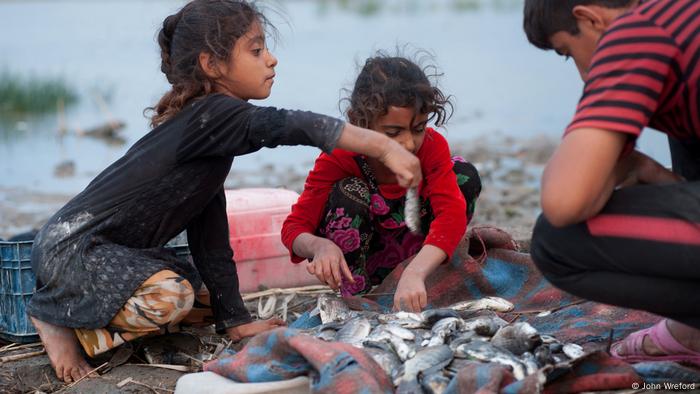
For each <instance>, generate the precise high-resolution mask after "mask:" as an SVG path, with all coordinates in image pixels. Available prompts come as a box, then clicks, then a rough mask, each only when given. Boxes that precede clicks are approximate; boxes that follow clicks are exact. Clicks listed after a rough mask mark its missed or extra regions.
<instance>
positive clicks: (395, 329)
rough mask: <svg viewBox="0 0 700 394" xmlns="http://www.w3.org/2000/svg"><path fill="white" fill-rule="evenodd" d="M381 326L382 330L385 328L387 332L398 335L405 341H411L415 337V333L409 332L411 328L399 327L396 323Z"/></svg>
mask: <svg viewBox="0 0 700 394" xmlns="http://www.w3.org/2000/svg"><path fill="white" fill-rule="evenodd" d="M380 327H383V328H384V330H386V331H387V332H388V333H389V334H391V335H393V336H396V337H399V338H401V339H403V340H405V341H413V340H415V339H416V334H414V333H413V332H411V330H409V329H407V328H404V327H401V326H399V325H396V324H386V325H384V326H380Z"/></svg>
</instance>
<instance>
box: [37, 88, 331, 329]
mask: <svg viewBox="0 0 700 394" xmlns="http://www.w3.org/2000/svg"><path fill="white" fill-rule="evenodd" d="M343 125H344V124H343V122H342V121H340V120H338V119H334V118H330V117H327V116H323V115H318V114H314V113H310V112H301V111H289V110H282V109H276V108H272V107H257V106H254V105H252V104H249V103H247V102H245V101H241V100H238V99H235V98H232V97H229V96H225V95H220V94H215V95H210V96H207V97H205V98H202V99H200V100H197V101H196V102H194V103H191V104H189V105H188V106H187V107H186V108H184V109H183V110H182V111H181V112H180V113H178V114H177V115H175V116H174V117H173V118H171V119H170V120H168V121H167V122H165V123H163V124H162V125H160V126H158V127H156V128H154V129H153V130H152V131H151V132H150V133H148V134H147V135H146V136H144V137H143V138H142V139H141V140H139V141H138V142H137V143H136V144H134V146H133V147H132V148H131V149H129V151H128V152H127V153H126V154H125V155H124V156H123V157H122V158H120V159H119V160H117V161H116V162H115V163H113V164H112V165H111V166H109V167H108V168H107V169H105V170H104V171H103V172H102V173H101V174H100V175H98V176H97V178H95V179H94V180H93V181H92V182H91V183H90V184H89V185H88V187H87V188H86V189H85V190H84V191H83V192H81V193H80V194H78V195H77V196H76V197H75V198H73V199H72V200H71V201H70V202H68V204H67V205H66V206H64V207H63V208H62V209H61V210H59V211H58V212H57V213H56V214H55V215H54V216H53V217H52V218H51V219H50V220H49V221H48V223H47V224H46V225H45V226H44V227H43V228H42V230H41V231H40V232H39V234H38V235H37V238H36V240H35V244H34V248H33V250H32V268H33V270H34V272H35V274H36V275H37V289H36V293H35V294H34V296H33V297H32V299H31V301H30V303H29V306H28V313H29V314H31V315H32V316H35V317H37V318H39V319H40V320H44V321H47V322H49V323H52V324H56V325H60V326H66V327H81V328H99V327H104V326H106V325H107V324H108V323H109V321H110V320H111V319H112V317H113V316H114V315H115V314H116V313H117V312H118V311H119V309H120V308H121V307H122V305H123V304H124V303H125V302H126V300H127V299H128V298H129V297H131V295H132V294H133V292H134V291H135V290H136V289H137V288H138V287H139V286H140V285H141V283H143V281H145V280H146V279H147V278H148V277H150V276H151V275H153V274H155V273H156V272H158V271H161V270H164V269H169V270H173V271H175V272H177V273H179V274H181V275H182V276H183V277H185V278H187V279H188V280H190V281H191V282H192V283H193V285H194V286H197V285H198V284H199V278H200V276H201V279H202V280H203V281H204V283H205V284H206V285H207V288H208V289H209V292H210V293H211V301H212V308H213V311H214V316H215V320H216V328H217V330H218V331H221V330H223V329H225V328H228V327H233V326H236V325H239V324H242V323H246V322H248V321H250V316H249V314H248V313H247V311H246V309H245V307H244V305H243V301H242V299H241V296H240V293H239V290H238V276H237V274H236V269H235V264H234V262H233V251H232V250H231V246H230V244H229V236H228V222H227V217H226V201H225V196H224V191H223V184H224V180H225V179H226V176H227V174H228V172H229V170H230V168H231V165H232V163H233V159H234V157H235V156H238V155H244V154H247V153H251V152H255V151H257V150H259V149H261V148H263V147H270V148H272V147H275V146H278V145H311V146H317V147H319V148H321V149H323V150H324V151H326V152H330V151H331V150H332V149H333V147H334V146H335V144H336V142H337V140H338V138H339V136H340V133H341V132H342V128H343ZM185 229H186V230H187V233H188V242H189V246H190V251H191V253H192V258H193V261H194V264H195V266H196V270H195V269H194V268H193V267H192V265H191V264H189V263H188V262H184V261H182V260H180V259H178V258H176V257H174V256H173V254H172V253H171V252H169V251H168V250H166V249H164V248H163V245H165V244H166V243H167V242H168V240H170V239H171V238H173V237H174V236H175V235H177V234H179V233H180V232H182V231H183V230H185Z"/></svg>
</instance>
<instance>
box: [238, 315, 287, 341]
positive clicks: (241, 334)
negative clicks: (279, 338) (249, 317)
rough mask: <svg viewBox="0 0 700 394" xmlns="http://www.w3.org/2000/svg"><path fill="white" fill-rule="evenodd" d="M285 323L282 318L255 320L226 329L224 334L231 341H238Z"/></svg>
mask: <svg viewBox="0 0 700 394" xmlns="http://www.w3.org/2000/svg"><path fill="white" fill-rule="evenodd" d="M286 325H287V323H285V322H284V320H282V319H268V320H257V321H254V322H250V323H247V324H241V325H240V326H236V327H231V328H227V329H226V334H228V336H229V338H231V340H233V341H240V340H241V339H243V338H246V337H252V336H255V335H256V334H259V333H261V332H265V331H269V330H272V329H274V328H277V327H283V326H286Z"/></svg>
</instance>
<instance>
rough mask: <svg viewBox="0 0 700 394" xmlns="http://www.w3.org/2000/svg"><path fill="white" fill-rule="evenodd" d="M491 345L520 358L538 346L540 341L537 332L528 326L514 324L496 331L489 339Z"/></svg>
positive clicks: (526, 324)
mask: <svg viewBox="0 0 700 394" xmlns="http://www.w3.org/2000/svg"><path fill="white" fill-rule="evenodd" d="M491 343H492V344H493V345H494V346H498V347H501V348H503V349H506V350H508V351H509V352H511V353H513V354H515V355H516V356H520V355H521V354H523V353H525V352H529V351H532V350H533V349H534V348H535V347H537V346H539V345H540V344H541V343H542V339H540V335H539V334H538V333H537V330H535V328H534V327H532V326H531V325H530V324H528V323H515V324H511V325H508V326H505V327H502V328H501V329H500V330H498V331H497V332H496V334H494V336H493V338H491Z"/></svg>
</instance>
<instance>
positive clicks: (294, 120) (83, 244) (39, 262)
mask: <svg viewBox="0 0 700 394" xmlns="http://www.w3.org/2000/svg"><path fill="white" fill-rule="evenodd" d="M266 26H269V24H268V23H267V21H266V19H265V17H264V16H263V15H262V14H261V13H259V12H258V11H257V10H256V9H255V8H254V7H253V6H252V5H251V4H248V3H247V2H246V1H244V0H194V1H192V2H190V3H188V4H187V5H185V6H184V7H183V8H182V9H181V10H180V11H179V12H177V13H176V14H174V15H171V16H168V17H167V18H166V19H165V21H164V22H163V27H162V29H161V31H160V33H159V35H158V42H159V44H160V47H161V57H162V63H161V70H162V71H163V73H164V74H165V75H166V77H167V79H168V81H169V82H170V83H171V84H172V89H171V90H170V91H169V92H168V93H166V94H165V96H163V98H162V99H161V100H160V102H159V103H158V104H157V105H156V106H155V108H154V112H155V114H154V116H153V118H152V126H153V127H154V128H153V130H152V131H151V132H149V133H148V134H147V135H146V136H144V137H143V138H142V139H141V140H139V141H138V142H136V144H134V146H133V147H131V149H130V150H129V151H128V152H127V153H126V154H125V155H124V157H122V158H121V159H119V160H117V161H116V162H115V163H114V164H112V165H111V166H109V167H108V168H107V169H106V170H104V171H103V172H102V173H101V174H100V175H98V176H97V178H95V179H94V180H93V181H92V182H91V183H90V184H89V185H88V186H87V188H86V189H85V190H84V191H83V192H81V193H80V194H78V195H77V196H76V197H75V198H73V199H72V200H71V201H70V202H69V203H68V204H67V205H66V206H65V207H63V208H62V209H61V210H59V211H58V212H57V213H56V214H55V215H54V216H53V217H52V218H51V219H50V220H49V221H48V223H47V224H46V225H45V226H44V227H43V228H42V229H41V231H40V232H39V234H38V235H37V237H36V240H35V243H34V248H33V251H32V268H33V270H34V272H35V274H36V276H37V286H36V293H35V294H34V296H33V297H32V299H31V301H30V303H29V305H28V313H29V314H30V316H31V318H32V321H33V323H34V325H35V327H36V328H37V331H38V332H39V335H40V336H41V340H42V342H43V343H44V345H45V347H46V351H47V353H48V356H49V358H50V360H51V363H52V365H53V367H54V369H55V371H56V375H57V376H58V377H59V379H63V380H64V381H66V382H70V381H74V380H77V379H79V378H80V377H82V376H84V375H85V374H86V373H87V372H88V371H89V369H90V368H89V366H88V364H87V363H86V361H85V359H84V358H83V357H82V355H81V354H80V346H78V343H80V344H82V345H83V346H82V347H83V349H84V350H85V352H86V353H87V354H88V355H94V354H97V353H99V352H102V351H105V350H108V349H110V348H113V347H115V346H118V345H119V344H120V343H123V342H125V341H128V340H131V339H133V338H137V337H139V336H143V335H147V334H153V333H158V332H162V331H164V330H165V329H167V328H168V327H171V326H174V325H176V324H177V323H179V322H180V321H182V320H183V319H184V318H185V317H186V315H187V312H189V310H190V309H191V308H192V304H193V299H194V293H195V289H198V288H199V287H200V286H201V282H202V281H203V282H204V284H205V285H206V287H207V289H208V290H209V293H210V302H211V308H212V311H213V315H214V321H215V324H216V329H217V331H219V332H226V333H227V334H228V336H229V337H231V339H233V340H239V339H241V338H242V337H245V336H251V335H254V334H257V333H259V332H261V331H264V330H267V329H270V328H274V327H276V326H278V325H279V324H281V322H280V321H278V320H270V321H252V319H251V317H250V316H249V314H248V313H247V311H246V309H245V307H244V305H243V301H242V299H241V295H240V293H239V290H238V277H237V275H236V268H235V264H234V263H233V251H232V250H231V247H230V245H229V237H228V224H227V217H226V209H225V208H226V201H225V197H224V188H223V184H224V180H225V179H226V176H227V174H228V172H229V169H230V168H231V164H232V162H233V159H234V157H235V156H238V155H243V154H247V153H251V152H255V151H257V150H259V149H261V148H262V147H268V148H272V147H275V146H278V145H311V146H317V147H319V148H321V149H322V150H323V151H325V152H327V153H329V152H330V151H332V150H333V149H334V148H335V147H338V148H342V149H346V150H352V151H356V152H358V153H361V154H364V155H367V156H370V157H374V158H378V159H379V160H380V161H381V162H382V163H384V164H385V165H386V166H387V167H389V168H390V169H391V170H392V171H393V172H394V173H395V174H396V176H397V178H398V181H399V183H400V184H401V185H403V186H405V187H409V186H417V185H418V183H419V182H420V180H421V173H420V164H419V162H418V159H417V158H416V157H414V156H413V155H412V154H410V153H409V152H408V151H406V150H404V149H403V148H402V147H401V146H400V145H399V144H398V143H396V142H394V141H392V140H391V139H389V138H388V137H386V136H384V135H383V134H380V133H376V132H373V131H371V130H367V129H362V128H359V127H355V126H352V125H350V124H345V123H344V122H342V121H340V120H337V119H334V118H330V117H327V116H323V115H318V114H314V113H309V112H300V111H289V110H283V109H276V108H271V107H256V106H254V105H252V104H249V103H248V102H247V101H248V100H249V99H263V98H266V97H267V96H268V95H269V94H270V90H271V88H272V84H273V81H274V76H275V71H274V70H275V66H276V65H277V59H276V58H275V57H274V56H273V55H272V54H271V53H270V52H269V51H268V49H267V47H266V46H265V30H264V29H265V27H266ZM183 230H187V237H188V243H189V247H190V251H191V253H192V259H193V262H194V267H193V266H192V265H191V264H189V263H188V262H186V261H182V260H179V259H177V258H175V257H174V256H173V255H172V253H170V252H168V251H167V250H166V249H164V248H163V246H164V245H165V244H166V243H167V242H168V240H170V239H171V238H173V237H174V236H175V235H177V234H178V233H180V232H181V231H183ZM195 267H196V268H195ZM76 338H77V339H79V341H76Z"/></svg>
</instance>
